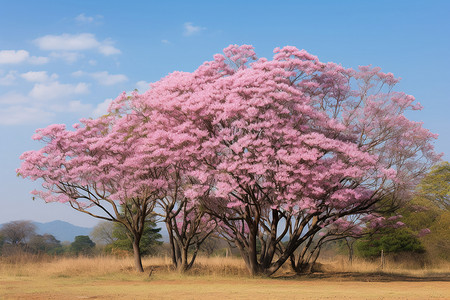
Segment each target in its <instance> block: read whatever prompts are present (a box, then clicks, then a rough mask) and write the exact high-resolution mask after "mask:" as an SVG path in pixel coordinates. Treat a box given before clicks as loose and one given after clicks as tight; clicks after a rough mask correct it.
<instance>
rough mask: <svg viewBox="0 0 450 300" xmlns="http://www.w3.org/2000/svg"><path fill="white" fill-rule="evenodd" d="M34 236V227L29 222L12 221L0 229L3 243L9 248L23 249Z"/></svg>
mask: <svg viewBox="0 0 450 300" xmlns="http://www.w3.org/2000/svg"><path fill="white" fill-rule="evenodd" d="M35 234H36V226H35V225H34V224H33V223H31V221H12V222H9V223H6V224H4V225H3V226H2V228H1V229H0V235H1V236H2V237H3V243H4V244H8V245H11V246H20V247H24V246H25V245H26V243H27V242H28V241H29V240H30V238H31V237H32V236H34V235H35Z"/></svg>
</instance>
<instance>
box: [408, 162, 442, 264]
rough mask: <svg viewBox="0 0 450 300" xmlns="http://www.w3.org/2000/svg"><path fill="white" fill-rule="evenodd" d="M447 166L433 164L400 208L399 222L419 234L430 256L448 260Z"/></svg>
mask: <svg viewBox="0 0 450 300" xmlns="http://www.w3.org/2000/svg"><path fill="white" fill-rule="evenodd" d="M449 194H450V165H449V163H448V162H440V163H438V164H436V165H435V166H434V167H433V168H432V169H431V171H430V172H429V173H428V174H427V175H426V176H425V177H424V178H423V180H422V181H421V182H420V184H419V185H418V186H417V189H416V194H415V196H414V198H413V199H412V201H411V202H410V203H409V204H408V205H407V206H405V207H404V208H402V209H401V210H400V214H401V215H403V218H402V221H403V222H404V223H405V224H406V225H407V226H408V228H410V229H411V230H412V231H413V232H414V233H415V235H416V236H418V237H419V238H420V240H421V242H422V244H423V245H424V247H425V249H426V251H427V253H428V254H429V255H430V256H431V257H432V258H440V259H446V260H449V259H450V254H449V253H450V210H449V208H450V206H449V197H450V196H449Z"/></svg>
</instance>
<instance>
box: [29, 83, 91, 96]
mask: <svg viewBox="0 0 450 300" xmlns="http://www.w3.org/2000/svg"><path fill="white" fill-rule="evenodd" d="M88 92H89V87H88V85H87V84H86V83H84V82H81V83H78V84H76V85H75V84H63V83H59V82H58V81H54V82H50V83H36V84H35V85H34V87H33V89H32V90H31V91H30V93H29V96H30V97H32V98H35V99H39V100H51V99H58V98H64V99H66V98H67V97H70V96H72V95H78V94H86V93H88Z"/></svg>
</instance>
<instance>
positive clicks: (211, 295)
mask: <svg viewBox="0 0 450 300" xmlns="http://www.w3.org/2000/svg"><path fill="white" fill-rule="evenodd" d="M322 263H324V265H325V266H326V267H325V269H327V270H326V272H324V273H319V274H314V275H313V276H301V277H298V276H293V275H292V273H289V272H290V271H289V269H288V268H285V269H283V270H282V271H280V272H279V273H278V274H276V276H275V278H260V277H250V276H249V275H248V272H247V271H246V268H245V265H244V264H243V262H242V260H241V259H239V258H223V257H213V258H205V257H199V258H198V261H197V262H196V265H195V267H194V268H193V270H191V271H190V272H188V273H187V274H179V273H177V272H175V271H174V270H172V268H171V266H170V259H169V258H166V257H159V258H145V259H144V261H143V264H144V267H145V270H146V272H145V273H144V274H142V273H137V272H135V271H134V268H133V263H132V259H130V258H117V257H93V258H86V257H79V258H70V257H61V258H47V257H41V258H37V259H36V257H27V256H26V255H24V256H21V257H20V256H19V257H15V258H9V259H3V260H1V261H0V299H3V298H4V299H24V298H25V299H87V298H96V299H175V298H177V299H216V300H218V299H255V298H257V299H450V282H449V275H450V274H449V270H450V265H449V264H448V263H447V264H441V265H440V267H436V266H430V267H427V268H425V269H417V268H408V266H406V265H405V264H403V265H395V264H393V263H389V262H388V263H387V267H386V269H385V270H383V272H380V270H379V269H378V265H377V263H376V262H373V263H370V262H364V261H356V262H355V263H354V264H353V265H352V266H349V265H348V264H346V263H345V260H344V259H337V260H333V261H322ZM151 269H153V272H152V275H151V277H149V276H148V274H149V272H150V270H151ZM343 274H346V275H345V276H344V275H343ZM348 274H353V275H351V276H347V275H348ZM373 274H377V276H378V277H377V276H374V275H373ZM380 274H381V275H383V276H385V277H380V276H381V275H380ZM405 276H406V277H405ZM428 276H431V277H428ZM380 278H381V279H380ZM405 278H406V280H404V279H405Z"/></svg>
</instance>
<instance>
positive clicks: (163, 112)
mask: <svg viewBox="0 0 450 300" xmlns="http://www.w3.org/2000/svg"><path fill="white" fill-rule="evenodd" d="M274 53H275V54H274V57H273V59H272V60H269V59H266V58H261V59H258V58H257V56H256V53H255V52H254V50H253V47H251V46H248V45H243V46H237V45H231V46H229V47H228V48H226V49H224V54H223V55H222V54H216V55H215V56H214V59H213V60H212V61H209V62H205V63H204V64H203V65H201V66H200V67H199V68H198V69H197V70H195V71H193V72H191V73H187V72H174V73H172V74H170V75H168V76H167V77H165V78H163V79H161V80H160V81H158V82H156V83H153V84H152V85H151V88H150V89H149V90H148V91H147V92H145V93H143V94H138V93H137V92H134V93H131V94H130V95H126V94H122V95H121V96H119V97H118V98H117V99H116V100H115V101H113V103H112V104H111V106H110V110H109V111H110V113H109V114H108V115H106V116H103V117H101V118H99V119H95V120H82V121H81V125H75V126H74V127H75V131H69V130H66V128H65V126H63V125H51V126H49V127H47V128H45V129H39V130H38V131H37V134H36V135H35V136H34V138H35V139H37V140H42V141H44V142H45V144H46V146H44V148H42V149H41V150H38V151H29V152H26V153H24V154H23V155H22V156H21V159H22V160H23V163H22V167H21V168H20V169H19V170H18V172H19V173H20V174H21V175H22V176H23V177H29V178H31V179H38V178H41V179H44V185H43V190H41V191H35V192H34V194H35V195H38V196H40V197H42V198H44V199H45V200H46V201H47V202H64V203H69V204H70V205H72V207H74V208H75V209H77V210H79V211H83V212H86V213H90V214H93V213H92V212H89V208H91V207H94V206H96V207H98V208H100V209H102V210H103V211H104V214H105V215H104V216H99V215H97V217H101V218H103V219H107V220H113V221H116V222H117V221H118V222H121V223H122V224H124V225H125V226H127V228H128V229H129V231H130V232H134V233H136V234H135V236H138V237H139V238H140V237H141V236H142V230H143V226H142V225H143V224H144V220H145V217H146V216H147V215H148V213H150V212H149V211H150V210H152V208H153V207H154V205H155V203H158V204H159V205H160V206H161V207H162V208H163V211H164V215H165V221H166V226H167V227H168V231H169V235H171V245H172V252H173V253H174V254H175V253H180V255H174V257H173V258H174V263H176V262H177V261H178V257H180V258H181V261H182V265H183V266H186V265H190V264H191V263H192V262H193V260H192V261H191V263H188V262H187V259H186V257H185V256H187V253H188V249H189V248H190V247H194V248H196V247H197V246H198V245H199V243H201V242H202V241H204V240H205V239H206V238H207V236H208V233H210V232H211V231H212V230H214V229H215V228H216V227H217V226H218V227H219V228H220V232H221V234H222V236H223V237H225V238H226V239H228V240H229V241H230V242H232V243H234V244H235V245H236V246H237V247H238V248H239V250H240V252H241V256H242V257H243V259H244V261H245V263H246V265H247V267H248V269H249V271H250V272H251V274H266V275H270V274H272V273H274V272H275V271H276V270H278V269H279V268H280V267H281V266H282V265H283V264H284V263H285V262H286V260H288V259H289V258H291V257H292V255H294V252H295V250H296V249H298V248H299V247H300V246H301V245H303V246H304V247H306V249H307V248H308V245H311V243H310V241H312V239H313V238H315V237H316V235H317V234H319V232H321V231H322V229H323V228H329V227H333V226H334V228H335V229H334V231H335V232H336V233H338V232H343V231H346V230H348V229H349V228H353V229H352V230H357V228H358V227H360V224H368V226H381V225H382V224H383V222H384V221H385V218H384V217H383V216H381V215H380V214H379V212H382V211H386V210H388V209H390V208H391V207H395V206H396V205H399V203H401V202H402V201H405V199H408V197H407V196H408V194H409V193H410V192H411V190H412V189H413V187H414V186H415V185H416V184H417V183H418V180H420V178H421V175H422V174H424V172H425V171H426V170H427V169H428V168H429V167H430V166H431V165H432V164H433V163H434V162H436V161H437V160H438V159H439V157H440V156H439V155H437V154H435V153H434V152H433V146H432V142H433V141H434V139H436V137H437V136H436V135H435V134H432V133H431V132H429V131H428V130H426V129H424V128H423V127H422V124H421V123H419V122H413V121H411V120H408V119H407V118H406V117H405V112H407V111H409V110H420V109H421V105H420V104H419V103H416V102H415V99H414V97H413V96H410V95H407V94H405V93H402V92H397V91H394V87H395V85H396V84H397V83H398V79H396V78H395V77H394V76H393V74H391V73H383V72H381V70H380V68H377V67H371V66H362V67H360V68H359V69H358V70H353V69H347V68H344V67H342V66H340V65H337V64H335V63H323V62H321V61H319V59H318V58H317V57H315V56H313V55H311V54H309V53H307V52H306V51H304V50H298V49H297V48H295V47H290V46H287V47H284V48H282V49H279V48H277V49H275V51H274ZM102 203H105V204H106V205H108V206H109V207H111V208H112V210H113V211H111V210H110V209H108V208H107V207H106V206H105V205H104V204H102ZM117 203H121V204H125V203H126V204H127V205H126V207H128V205H132V208H130V209H129V214H130V216H131V215H135V216H137V217H138V219H137V220H139V222H135V221H133V222H132V220H133V219H132V218H131V217H129V218H128V217H126V216H123V215H121V214H120V213H119V212H118V211H117ZM139 212H141V213H139ZM127 220H128V221H127ZM355 220H356V221H355ZM137 225H139V226H137ZM136 226H137V227H136ZM202 234H203V235H202ZM282 241H283V242H282ZM258 244H259V245H260V246H261V250H260V251H257V245H258ZM193 258H195V255H194V257H193ZM302 263H303V262H302V261H301V259H300V260H299V261H298V262H297V265H302ZM183 268H184V267H183Z"/></svg>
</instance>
